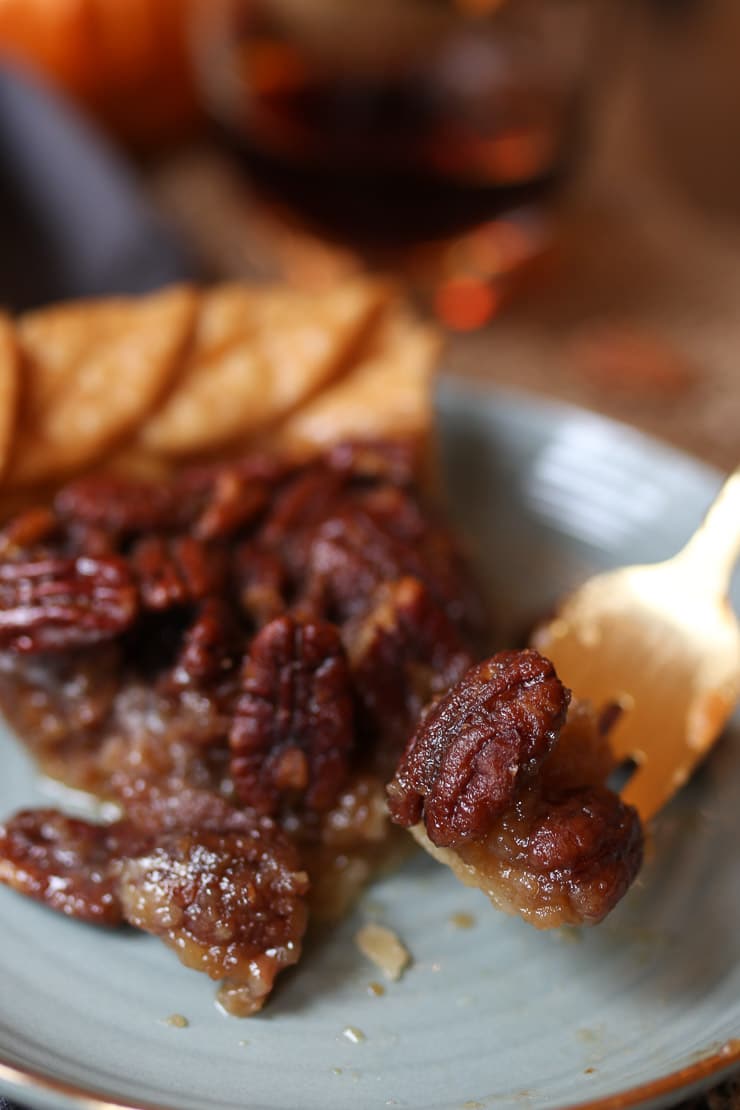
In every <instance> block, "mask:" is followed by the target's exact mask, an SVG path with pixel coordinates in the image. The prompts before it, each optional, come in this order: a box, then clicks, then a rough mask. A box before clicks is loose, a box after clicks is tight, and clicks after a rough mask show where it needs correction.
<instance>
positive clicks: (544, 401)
mask: <svg viewBox="0 0 740 1110" xmlns="http://www.w3.org/2000/svg"><path fill="white" fill-rule="evenodd" d="M445 393H451V394H454V395H458V396H459V395H464V394H467V395H473V396H480V395H481V394H483V395H485V396H486V397H488V398H489V399H491V400H492V399H494V398H495V397H496V396H498V397H500V398H502V399H503V400H505V401H507V402H509V403H511V404H513V405H515V406H522V407H530V406H531V407H534V408H538V409H540V410H549V411H551V412H553V413H556V414H558V415H559V416H560V418H565V417H566V416H567V414H570V415H571V416H572V417H577V418H583V417H586V418H587V419H588V420H592V421H594V422H596V423H600V424H606V425H609V426H611V427H618V428H620V429H622V430H623V431H624V432H625V433H626V434H628V435H629V436H630V437H634V438H635V439H638V440H642V441H643V442H645V443H648V444H651V445H654V446H657V447H659V448H660V449H661V451H663V452H666V453H668V454H672V455H675V456H676V457H680V458H682V459H683V460H687V461H689V462H691V463H692V464H693V465H694V466H695V467H696V468H697V469H698V470H700V471H701V472H702V475H703V477H705V478H706V479H707V480H710V481H713V482H719V481H721V479H722V477H723V471H722V470H720V469H719V468H718V467H716V466H714V465H712V464H711V463H708V462H706V461H705V460H703V459H701V458H699V457H697V456H696V455H694V454H692V453H691V452H690V451H686V450H683V449H682V448H681V447H679V446H678V445H677V444H675V443H672V442H670V441H668V440H664V439H662V438H661V437H659V436H655V435H652V434H651V433H649V432H645V431H643V430H642V429H640V428H638V427H636V426H634V425H632V424H630V423H628V422H626V421H623V420H619V419H614V418H613V417H611V416H608V415H607V414H605V413H602V412H599V411H598V410H595V409H591V408H588V407H586V406H581V405H578V404H575V403H573V402H570V401H563V400H560V399H558V398H552V397H547V396H544V397H543V396H541V395H540V394H537V393H535V392H533V391H528V390H525V389H518V388H516V387H509V386H499V385H493V384H491V383H486V382H485V381H481V380H480V379H476V378H469V377H465V376H463V375H459V374H452V373H449V372H447V373H445V372H442V373H440V374H439V375H438V377H437V380H436V383H435V386H434V396H433V404H434V407H435V410H436V409H437V407H438V401H439V398H440V396H441V395H444V394H445ZM738 1033H739V1036H738V1038H737V1039H734V1038H733V1039H730V1040H728V1041H726V1042H725V1043H724V1044H723V1045H720V1046H719V1047H717V1048H714V1050H713V1051H711V1052H710V1053H708V1054H706V1055H703V1056H701V1057H700V1058H699V1059H698V1060H696V1061H695V1062H693V1063H691V1064H687V1065H684V1066H683V1067H681V1068H677V1069H675V1070H673V1071H670V1072H668V1073H666V1074H665V1075H662V1076H658V1077H657V1078H655V1079H650V1080H646V1081H645V1082H643V1083H639V1084H636V1085H635V1086H633V1087H627V1088H625V1089H623V1090H621V1091H617V1092H615V1093H614V1094H611V1095H605V1096H602V1097H599V1098H596V1099H585V1100H581V1101H578V1102H573V1103H561V1104H559V1105H557V1106H556V1107H555V1108H554V1110H626V1108H628V1107H634V1106H643V1105H644V1106H647V1105H648V1104H650V1105H661V1104H663V1103H664V1101H665V1100H666V1098H667V1097H668V1096H669V1095H671V1094H673V1093H679V1092H682V1091H683V1092H686V1093H687V1094H688V1093H689V1092H691V1093H692V1094H699V1093H701V1092H702V1091H704V1090H706V1089H707V1088H708V1087H710V1086H712V1085H713V1083H714V1081H716V1082H721V1081H722V1079H723V1077H726V1078H729V1077H730V1076H731V1075H732V1074H733V1073H735V1072H737V1071H738V1069H740V1030H739V1031H738ZM0 1084H1V1085H2V1087H4V1088H5V1090H2V1088H0V1095H4V1096H5V1097H12V1098H16V1097H18V1098H20V1099H23V1098H24V1096H25V1093H26V1092H31V1093H33V1091H43V1092H47V1093H49V1094H53V1095H55V1096H61V1099H62V1100H64V1102H65V1103H66V1105H68V1106H69V1107H70V1108H72V1107H75V1108H78V1110H180V1108H178V1107H177V1106H175V1105H173V1104H164V1103H157V1102H149V1101H135V1102H129V1101H124V1100H121V1099H118V1098H116V1097H114V1096H111V1095H109V1094H106V1093H105V1092H100V1091H96V1090H94V1089H93V1088H92V1087H82V1086H79V1085H78V1084H75V1083H68V1082H66V1081H64V1080H61V1079H55V1078H53V1077H52V1076H50V1075H49V1074H47V1073H44V1072H42V1071H38V1070H36V1069H35V1068H31V1067H19V1066H18V1065H17V1064H14V1063H11V1062H10V1061H8V1060H7V1059H6V1058H4V1057H3V1055H2V1054H1V1053H0ZM8 1091H9V1093H8ZM245 1110H249V1107H248V1106H247V1105H246V1104H245Z"/></svg>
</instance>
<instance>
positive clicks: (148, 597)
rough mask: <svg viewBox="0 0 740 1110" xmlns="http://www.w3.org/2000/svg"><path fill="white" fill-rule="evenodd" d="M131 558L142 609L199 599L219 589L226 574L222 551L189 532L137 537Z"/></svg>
mask: <svg viewBox="0 0 740 1110" xmlns="http://www.w3.org/2000/svg"><path fill="white" fill-rule="evenodd" d="M130 561H131V567H132V570H133V573H134V575H135V576H136V579H137V581H138V583H139V592H140V594H141V601H142V604H143V606H144V608H145V609H154V610H161V609H170V608H171V607H172V606H173V605H184V604H186V603H188V602H193V601H201V600H202V599H203V598H205V597H208V596H209V595H213V594H218V593H220V592H221V589H222V587H223V583H224V581H225V577H226V567H225V560H224V556H223V552H222V551H220V550H217V549H213V548H210V547H207V546H206V545H205V544H203V543H201V542H200V541H199V540H196V539H194V538H193V537H192V536H176V537H175V538H172V539H171V538H165V537H163V536H151V537H147V538H146V539H141V540H138V541H137V542H136V544H135V545H134V547H133V549H132V551H131V556H130Z"/></svg>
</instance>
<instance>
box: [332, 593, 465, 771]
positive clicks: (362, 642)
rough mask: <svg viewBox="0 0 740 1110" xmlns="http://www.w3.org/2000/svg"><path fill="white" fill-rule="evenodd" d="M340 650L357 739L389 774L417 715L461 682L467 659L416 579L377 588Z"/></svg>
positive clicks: (452, 630)
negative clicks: (354, 706) (356, 709)
mask: <svg viewBox="0 0 740 1110" xmlns="http://www.w3.org/2000/svg"><path fill="white" fill-rule="evenodd" d="M345 643H346V644H347V649H348V654H349V659H350V663H351V666H352V677H353V681H354V686H355V691H356V693H357V696H358V699H359V703H360V706H361V713H360V715H359V720H360V722H361V724H362V727H363V731H364V733H365V735H366V737H369V738H370V739H371V741H372V746H373V747H374V748H376V749H378V748H380V749H382V750H381V751H380V752H379V754H380V755H382V756H383V757H385V756H387V757H389V759H390V760H391V761H392V764H393V766H395V764H396V762H397V761H398V758H399V756H400V754H401V752H402V750H403V746H404V744H405V743H406V740H407V739H408V736H409V733H410V732H411V730H412V729H413V728H414V726H415V724H416V722H417V721H418V718H419V715H420V713H421V711H422V709H423V708H424V707H425V706H426V705H427V703H428V702H429V701H430V700H431V699H432V698H434V697H436V696H438V695H439V694H442V693H445V692H446V691H447V690H449V689H450V687H451V686H454V685H455V683H456V682H458V681H459V680H460V679H461V678H462V676H463V674H464V673H465V671H467V669H468V668H469V667H470V666H471V665H472V662H473V659H472V656H471V654H470V652H469V651H468V650H467V649H466V647H465V644H464V643H463V640H462V637H461V635H460V633H459V632H458V630H457V629H456V628H455V626H454V625H453V623H452V622H451V621H450V620H449V618H448V617H447V615H446V613H445V611H444V609H442V607H441V606H440V605H438V604H437V603H436V602H435V600H434V599H433V597H432V595H431V593H430V591H429V590H428V589H427V587H426V586H425V585H424V584H423V583H422V582H420V581H419V580H418V579H417V578H401V579H399V580H398V581H397V582H389V583H384V584H383V585H382V586H380V587H378V589H377V590H376V591H375V594H374V595H373V599H372V602H371V605H370V610H369V612H368V614H367V615H366V616H365V617H363V618H362V619H361V620H359V621H357V622H354V623H352V624H350V625H348V626H347V629H346V630H345Z"/></svg>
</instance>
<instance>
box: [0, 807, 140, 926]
mask: <svg viewBox="0 0 740 1110" xmlns="http://www.w3.org/2000/svg"><path fill="white" fill-rule="evenodd" d="M121 831H122V827H121V826H120V825H119V826H116V827H108V826H105V825H93V824H90V822H88V821H80V820H76V819H75V818H73V817H65V816H64V814H62V813H59V812H58V811H57V810H53V809H38V810H23V811H22V812H21V813H17V814H16V815H15V817H13V818H11V820H10V821H8V822H7V823H6V824H5V825H0V882H4V883H6V884H7V885H8V886H10V887H12V888H13V889H14V890H17V891H19V892H20V893H21V894H26V895H27V896H28V897H30V898H35V899H37V901H39V902H43V903H44V904H45V905H47V906H49V908H50V909H52V910H56V911H57V912H59V913H64V914H66V915H67V916H68V917H77V918H80V919H81V920H82V921H92V922H96V923H97V924H99V925H117V924H118V923H119V922H120V921H121V919H122V912H121V905H120V902H119V901H118V896H117V893H116V878H115V872H114V868H113V866H112V864H113V861H114V860H115V858H116V857H117V855H118V853H119V852H120V851H121V844H120V834H121Z"/></svg>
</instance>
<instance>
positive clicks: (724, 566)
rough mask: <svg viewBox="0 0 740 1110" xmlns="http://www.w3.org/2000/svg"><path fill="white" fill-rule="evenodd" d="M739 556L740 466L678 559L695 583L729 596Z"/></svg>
mask: <svg viewBox="0 0 740 1110" xmlns="http://www.w3.org/2000/svg"><path fill="white" fill-rule="evenodd" d="M739 555H740V467H738V468H737V470H734V471H733V472H732V474H731V475H730V477H729V478H728V479H727V481H726V482H725V484H724V485H723V486H722V489H721V490H720V491H719V493H718V494H717V496H716V498H715V499H714V501H713V502H712V504H711V506H710V507H709V511H708V512H707V515H706V517H705V518H704V521H703V523H702V524H701V525H700V526H699V528H697V530H696V532H695V533H694V535H693V536H692V537H691V539H690V540H689V542H688V543H687V544H686V546H685V547H684V548H683V550H682V551H681V552H680V554H679V555H678V557H677V560H676V562H677V564H678V565H679V566H680V567H681V569H682V571H684V572H685V573H690V574H691V577H692V584H693V585H694V587H696V585H698V584H701V585H703V586H704V587H705V588H706V589H707V591H708V592H711V593H714V594H717V595H722V596H724V595H725V594H727V592H728V590H729V586H730V579H731V577H732V572H733V570H734V569H735V564H736V562H737V560H738V556H739Z"/></svg>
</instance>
